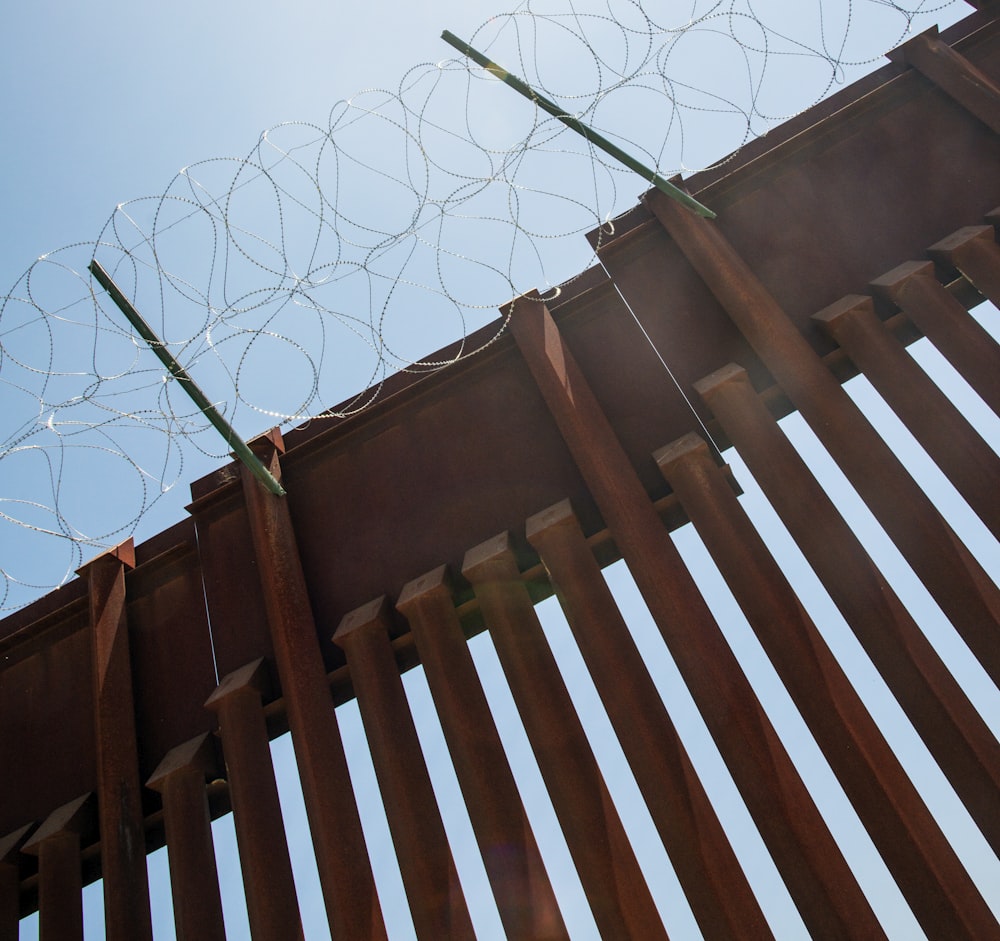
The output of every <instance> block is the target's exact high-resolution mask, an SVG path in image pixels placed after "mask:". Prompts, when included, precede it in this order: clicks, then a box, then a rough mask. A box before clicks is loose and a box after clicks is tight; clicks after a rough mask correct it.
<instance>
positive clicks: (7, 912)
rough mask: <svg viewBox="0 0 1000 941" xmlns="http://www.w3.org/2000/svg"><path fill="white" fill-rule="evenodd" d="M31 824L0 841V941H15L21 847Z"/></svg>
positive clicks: (30, 828)
mask: <svg viewBox="0 0 1000 941" xmlns="http://www.w3.org/2000/svg"><path fill="white" fill-rule="evenodd" d="M33 828H34V825H33V824H30V823H29V824H27V825H25V826H23V827H19V828H18V829H17V830H15V831H14V832H13V833H8V834H7V836H5V837H3V838H2V839H0V941H17V938H18V934H19V928H18V922H19V921H20V917H21V912H20V909H21V867H20V865H19V862H18V860H19V858H20V855H21V852H20V851H21V846H22V845H23V843H24V842H25V840H27V838H28V834H30V833H31V831H32V829H33Z"/></svg>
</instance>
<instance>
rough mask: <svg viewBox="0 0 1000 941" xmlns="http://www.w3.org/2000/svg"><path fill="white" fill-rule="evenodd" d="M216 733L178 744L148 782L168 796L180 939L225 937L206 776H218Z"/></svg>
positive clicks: (167, 820)
mask: <svg viewBox="0 0 1000 941" xmlns="http://www.w3.org/2000/svg"><path fill="white" fill-rule="evenodd" d="M217 765H218V762H217V757H216V753H215V738H214V736H212V735H210V734H205V735H199V736H198V737H197V738H194V739H192V740H191V741H189V742H185V743H184V744H183V745H178V746H176V747H175V748H172V749H171V750H170V751H169V752H168V753H167V754H166V755H165V756H164V758H163V761H161V762H160V764H159V766H158V767H157V768H156V770H155V771H154V772H153V775H152V777H150V779H149V780H148V781H147V782H146V787H148V788H151V789H152V790H154V791H158V792H159V794H160V795H161V797H162V798H163V825H164V829H165V830H166V836H167V858H168V861H169V863H170V893H171V898H172V899H173V903H174V927H175V929H176V936H177V941H225V938H226V928H225V924H224V922H223V917H222V897H221V895H220V893H219V873H218V869H217V868H216V863H215V844H214V841H213V839H212V822H211V819H210V817H209V810H208V798H207V796H206V794H205V782H206V778H209V777H217V776H218V767H217Z"/></svg>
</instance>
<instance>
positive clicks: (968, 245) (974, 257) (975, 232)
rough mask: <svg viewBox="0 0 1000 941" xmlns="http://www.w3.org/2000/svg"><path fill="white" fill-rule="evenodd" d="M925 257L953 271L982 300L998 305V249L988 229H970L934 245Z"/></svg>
mask: <svg viewBox="0 0 1000 941" xmlns="http://www.w3.org/2000/svg"><path fill="white" fill-rule="evenodd" d="M927 251H928V254H929V255H930V256H931V258H933V259H934V260H935V261H937V262H939V263H940V264H942V265H946V266H950V267H953V268H957V269H958V270H959V271H960V272H961V273H962V274H963V275H964V276H965V278H966V280H967V281H969V282H970V283H971V284H973V285H974V286H975V287H976V289H977V290H978V291H979V293H980V294H982V295H983V296H984V297H987V298H989V299H990V300H991V301H992V302H993V304H994V305H998V304H1000V245H997V240H996V236H995V233H994V229H993V226H992V225H972V226H967V227H966V228H964V229H959V230H958V231H957V232H953V233H952V234H951V235H949V236H948V238H946V239H942V240H941V241H940V242H936V243H935V244H934V245H932V246H931V247H930V248H929V249H928V250H927Z"/></svg>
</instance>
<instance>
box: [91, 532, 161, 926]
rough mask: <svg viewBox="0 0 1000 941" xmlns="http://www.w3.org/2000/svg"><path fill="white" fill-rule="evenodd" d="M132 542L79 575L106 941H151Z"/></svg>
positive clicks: (100, 557)
mask: <svg viewBox="0 0 1000 941" xmlns="http://www.w3.org/2000/svg"><path fill="white" fill-rule="evenodd" d="M134 567H135V547H134V546H133V545H132V541H131V540H129V541H128V542H125V543H122V544H121V545H120V546H118V547H117V548H116V549H113V550H111V551H110V552H107V553H105V554H104V555H102V556H99V557H98V558H97V559H95V560H94V561H93V562H91V563H89V564H88V565H87V566H85V567H84V568H83V569H81V570H80V573H81V574H82V575H85V577H86V578H87V581H88V596H89V599H90V632H91V645H90V650H91V654H92V659H91V663H92V669H93V688H94V732H95V738H96V744H97V807H98V816H99V819H100V826H101V871H102V874H103V877H104V923H105V931H106V933H107V937H108V938H109V939H111V941H143V939H150V941H151V939H152V937H153V926H152V921H151V917H150V911H149V882H148V878H147V876H146V852H145V840H144V838H143V816H144V815H143V810H142V792H141V790H140V783H139V744H138V741H137V739H136V730H135V705H134V703H133V701H132V663H131V655H130V652H129V626H128V619H127V617H126V604H125V572H126V571H127V570H128V569H132V568H134Z"/></svg>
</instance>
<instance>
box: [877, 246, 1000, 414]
mask: <svg viewBox="0 0 1000 941" xmlns="http://www.w3.org/2000/svg"><path fill="white" fill-rule="evenodd" d="M871 287H872V290H873V291H875V293H876V294H879V295H881V296H882V297H885V298H886V299H888V300H890V301H891V302H892V303H893V304H895V305H896V306H897V307H900V308H902V310H903V313H905V314H906V316H907V317H909V319H910V320H912V321H913V322H914V323H915V324H916V325H917V327H918V328H919V329H920V331H921V332H922V333H923V334H924V335H925V336H926V337H927V339H929V340H930V341H931V343H933V344H934V346H935V347H937V349H938V350H939V351H940V353H941V355H942V356H944V358H945V359H947V360H948V362H949V363H951V365H952V366H954V367H955V369H957V370H958V371H959V372H960V373H961V374H962V376H963V377H964V378H965V380H966V382H968V383H969V385H970V386H972V388H973V389H975V390H976V392H978V393H979V394H980V395H981V396H982V398H983V401H984V402H985V403H986V404H987V405H989V407H990V408H992V409H993V411H995V412H997V413H998V414H1000V347H998V346H997V343H996V341H995V340H994V339H993V337H991V336H990V335H989V333H987V331H986V330H984V329H983V328H982V326H981V325H980V324H978V323H977V322H976V319H975V318H974V317H973V316H972V315H971V314H970V313H969V312H968V311H967V310H966V309H965V308H964V307H963V306H962V305H961V304H960V303H959V302H958V301H957V300H955V298H954V297H952V296H951V294H949V293H948V291H947V290H946V289H945V287H944V285H943V284H941V282H940V281H938V279H937V278H936V277H935V276H934V264H933V262H929V261H909V262H906V263H905V264H902V265H899V266H898V267H896V268H893V269H892V271H889V272H886V273H885V274H884V275H882V277H880V278H876V280H874V281H873V282H872V283H871Z"/></svg>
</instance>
